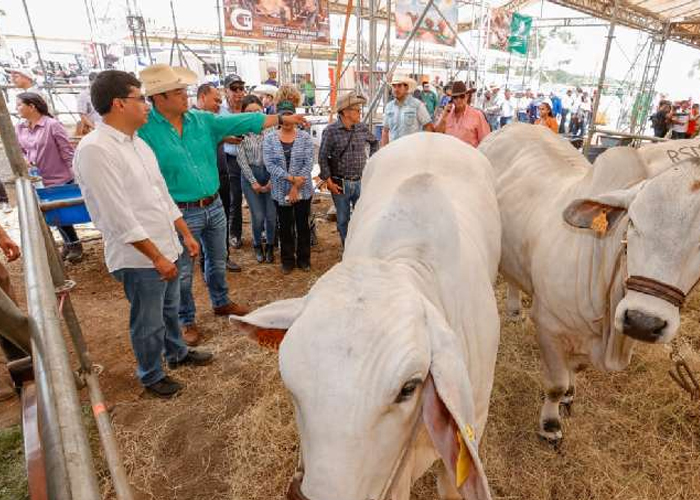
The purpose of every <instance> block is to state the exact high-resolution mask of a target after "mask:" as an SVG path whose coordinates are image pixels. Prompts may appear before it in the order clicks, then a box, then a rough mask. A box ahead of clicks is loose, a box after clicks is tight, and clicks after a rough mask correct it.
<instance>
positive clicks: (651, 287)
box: [626, 276, 686, 308]
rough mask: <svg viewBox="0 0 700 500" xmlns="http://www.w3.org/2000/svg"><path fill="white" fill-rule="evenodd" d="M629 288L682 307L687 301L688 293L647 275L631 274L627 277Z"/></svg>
mask: <svg viewBox="0 0 700 500" xmlns="http://www.w3.org/2000/svg"><path fill="white" fill-rule="evenodd" d="M626 284H627V288H628V289H629V290H634V291H635V292H639V293H644V294H646V295H651V296H653V297H658V298H660V299H662V300H665V301H666V302H669V303H670V304H672V305H674V306H676V307H678V308H681V307H683V303H684V302H685V297H686V294H685V293H683V291H682V290H679V289H678V288H676V287H675V286H671V285H667V284H666V283H662V282H661V281H656V280H655V279H652V278H647V277H645V276H630V277H629V278H627V283H626Z"/></svg>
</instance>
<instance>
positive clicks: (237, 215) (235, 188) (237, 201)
mask: <svg viewBox="0 0 700 500" xmlns="http://www.w3.org/2000/svg"><path fill="white" fill-rule="evenodd" d="M226 164H227V165H228V184H229V197H230V198H229V199H230V201H229V203H228V204H227V203H226V201H224V206H227V205H228V207H229V211H228V222H229V234H230V235H231V236H235V237H236V238H238V239H239V240H240V239H241V235H242V234H243V208H242V205H243V189H242V188H241V167H240V166H239V165H238V161H237V160H236V157H235V156H232V155H228V154H227V155H226Z"/></svg>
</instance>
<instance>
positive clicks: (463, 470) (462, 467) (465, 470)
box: [455, 426, 474, 488]
mask: <svg viewBox="0 0 700 500" xmlns="http://www.w3.org/2000/svg"><path fill="white" fill-rule="evenodd" d="M465 431H466V432H467V433H468V434H469V440H472V436H473V435H474V431H472V429H471V427H469V426H467V428H466V430H465ZM457 442H458V443H459V455H458V456H457V463H456V464H455V469H456V470H455V478H456V479H457V488H459V487H460V486H462V484H464V481H466V480H467V478H468V477H469V469H470V468H471V462H472V459H471V456H470V455H469V448H467V445H466V444H465V442H464V438H463V437H462V433H461V432H459V431H457Z"/></svg>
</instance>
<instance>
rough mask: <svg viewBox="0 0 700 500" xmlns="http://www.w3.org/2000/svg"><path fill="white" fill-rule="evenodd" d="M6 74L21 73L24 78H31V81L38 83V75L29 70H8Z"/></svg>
mask: <svg viewBox="0 0 700 500" xmlns="http://www.w3.org/2000/svg"><path fill="white" fill-rule="evenodd" d="M5 72H6V73H7V74H10V75H11V74H12V73H19V74H20V75H22V76H26V77H27V78H29V79H30V80H31V81H33V82H35V81H36V75H35V74H34V72H33V71H32V70H31V69H29V68H6V69H5Z"/></svg>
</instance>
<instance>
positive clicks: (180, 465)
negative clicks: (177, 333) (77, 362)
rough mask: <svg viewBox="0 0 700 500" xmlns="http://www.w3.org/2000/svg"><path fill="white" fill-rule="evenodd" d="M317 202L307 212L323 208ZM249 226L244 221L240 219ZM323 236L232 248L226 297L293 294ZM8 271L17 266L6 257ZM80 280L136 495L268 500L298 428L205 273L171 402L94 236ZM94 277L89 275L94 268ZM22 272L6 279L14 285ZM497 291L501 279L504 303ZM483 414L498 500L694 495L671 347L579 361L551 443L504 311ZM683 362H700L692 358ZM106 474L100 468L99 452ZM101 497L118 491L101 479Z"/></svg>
mask: <svg viewBox="0 0 700 500" xmlns="http://www.w3.org/2000/svg"><path fill="white" fill-rule="evenodd" d="M326 206H327V204H325V202H324V205H323V207H322V208H319V207H316V209H317V210H319V211H320V210H323V209H325V208H326ZM246 231H247V229H246ZM318 231H319V239H320V246H319V247H317V248H316V249H314V252H313V255H312V262H313V266H314V267H313V272H312V273H311V274H306V273H300V272H295V273H293V274H292V275H290V276H288V277H284V278H283V277H282V275H281V273H280V271H279V269H278V267H277V266H275V267H272V268H271V267H269V266H259V265H257V264H256V263H255V262H254V260H253V257H252V252H251V251H250V248H248V247H246V248H245V249H244V250H243V251H241V252H237V254H236V255H237V256H240V259H239V260H240V261H242V263H243V265H244V272H243V273H241V274H240V275H231V274H229V281H230V283H231V284H232V286H233V290H234V292H233V296H234V298H235V300H243V301H246V302H248V303H249V304H251V305H252V306H254V307H258V306H260V305H262V304H265V303H268V302H270V301H272V300H275V299H280V298H286V297H294V296H300V295H302V294H303V293H305V292H306V291H307V290H308V289H309V288H310V287H311V286H312V284H313V282H314V281H315V279H317V277H318V276H320V275H321V274H322V273H323V272H325V271H326V270H327V269H328V268H330V267H331V266H332V265H333V264H334V263H335V262H337V260H338V258H339V255H340V251H339V248H338V247H339V245H338V236H337V233H336V232H335V229H334V225H333V224H330V223H324V222H319V224H318ZM12 270H13V273H14V274H16V275H18V274H19V273H20V272H21V270H20V269H19V268H18V267H17V266H13V267H12ZM71 272H72V274H73V276H74V277H76V279H77V280H78V282H79V287H78V289H77V290H76V292H75V294H74V295H75V296H74V300H75V303H76V306H77V308H78V313H79V315H80V317H81V319H82V321H83V328H84V329H85V331H86V332H87V334H88V340H89V343H90V347H91V350H92V353H93V356H94V358H95V361H96V362H98V363H101V364H103V365H105V367H106V370H105V373H104V374H103V376H102V378H101V382H102V385H103V388H104V390H105V393H106V395H107V397H108V399H109V400H110V401H111V402H112V404H113V406H114V409H113V420H114V424H115V427H116V430H117V434H118V440H119V444H120V446H121V449H122V454H123V458H124V461H125V465H126V468H127V471H128V473H129V475H130V477H131V480H132V483H133V485H134V487H135V489H136V493H137V498H139V499H144V500H145V499H149V500H150V499H157V500H200V499H201V500H218V499H234V500H244V499H245V500H276V499H281V498H283V496H284V491H285V488H286V486H287V481H288V480H289V477H290V476H291V473H292V471H293V469H294V465H295V463H296V453H297V437H296V430H295V425H294V418H293V411H292V405H291V401H290V398H289V397H288V395H287V393H286V391H285V390H284V388H283V386H282V384H281V380H280V377H279V374H278V370H277V355H276V354H275V353H273V352H270V351H266V350H261V349H259V348H258V347H257V346H255V345H253V344H252V343H251V342H250V341H248V340H247V339H246V338H242V337H238V336H235V335H232V334H231V329H230V327H229V325H228V324H227V322H226V321H225V320H223V319H220V318H215V317H214V316H213V315H212V314H211V313H210V312H208V310H209V308H208V304H207V297H206V291H205V289H204V287H203V283H202V282H201V279H197V280H196V282H195V295H196V298H197V305H198V310H199V313H198V314H199V322H200V325H201V326H203V327H204V328H206V329H207V330H208V331H209V334H210V336H211V340H209V341H208V342H207V344H206V346H207V347H208V348H210V349H212V350H214V351H215V353H216V354H217V356H218V361H217V362H216V363H214V364H213V365H211V366H209V367H206V368H203V369H197V370H195V369H181V370H178V371H177V372H176V373H175V376H176V377H177V378H178V379H180V380H183V381H185V382H186V385H187V388H186V390H185V391H184V393H183V394H182V395H181V396H180V397H178V398H176V399H175V400H173V401H160V400H154V399H150V398H146V397H143V396H142V395H141V394H140V392H139V388H138V384H137V383H136V381H135V380H134V378H133V373H132V372H133V361H132V354H131V352H130V349H129V345H128V338H127V335H126V331H127V321H128V313H127V311H128V307H127V304H126V301H125V300H124V299H123V295H122V293H121V290H120V289H119V286H118V284H117V283H116V282H114V280H111V279H110V278H108V277H106V276H105V273H106V270H105V269H104V265H103V263H102V255H101V246H100V244H99V243H91V244H89V246H88V250H87V258H86V260H85V261H84V262H83V263H82V264H80V265H78V266H75V267H73V269H72V270H71ZM95 276H99V278H95ZM18 278H19V276H15V280H16V281H15V282H18V281H17V280H18ZM504 294H505V289H504V287H503V286H502V284H501V285H499V288H498V296H499V303H500V304H501V305H503V304H504V298H505V297H504ZM699 322H700V294H698V293H695V294H694V295H693V296H691V298H690V300H689V303H688V306H687V308H686V310H685V312H684V315H683V323H682V337H683V340H684V342H685V343H686V344H687V346H688V348H689V349H692V350H694V351H695V352H696V353H697V352H700V323H699ZM502 326H503V328H502V332H501V345H500V351H499V357H498V365H497V368H496V380H495V384H494V390H493V394H492V400H491V411H490V416H489V421H488V426H487V429H486V434H485V437H484V441H483V443H482V446H481V453H480V454H481V457H482V459H483V461H484V465H485V467H486V472H487V475H488V477H489V480H490V484H491V489H492V491H493V494H494V498H497V499H501V500H506V499H508V500H511V499H512V500H550V499H551V500H589V499H590V500H613V499H620V500H656V499H663V500H681V499H683V500H685V499H687V500H691V499H698V498H700V404H698V403H691V402H690V401H689V398H688V396H687V395H686V394H685V393H683V392H681V391H680V389H679V388H677V387H676V386H675V385H673V383H672V382H671V380H670V378H669V377H668V375H667V370H668V369H669V368H670V363H669V362H668V352H667V350H665V349H664V348H663V347H661V346H648V345H639V346H638V348H637V350H636V352H635V355H634V358H633V361H632V365H631V366H630V368H629V369H627V370H626V371H624V372H622V373H608V374H605V373H599V372H596V371H594V370H587V371H584V372H582V373H580V374H579V376H578V378H577V399H576V402H575V403H574V408H573V416H571V417H569V418H566V419H564V421H563V425H564V433H565V438H564V443H563V445H562V447H561V449H560V450H559V451H555V450H553V449H552V448H551V447H549V446H546V445H544V444H542V443H540V442H539V441H538V440H537V438H536V434H535V431H536V428H537V416H538V413H539V409H540V404H541V401H542V386H541V377H540V373H539V353H538V349H537V345H536V342H535V338H534V329H533V327H532V324H531V323H530V322H527V321H526V322H522V323H512V322H507V321H506V320H505V318H503V325H502ZM691 365H692V366H693V367H695V369H696V370H697V371H700V356H696V357H694V358H693V360H692V362H691ZM96 455H97V456H98V458H97V460H96V461H97V463H98V467H100V473H101V475H102V476H103V478H104V477H105V476H106V466H105V464H104V461H103V460H102V459H101V457H99V452H97V451H96ZM102 485H103V490H104V493H105V495H104V496H105V498H114V493H113V491H112V489H111V486H110V484H109V482H108V481H106V480H104V479H103V481H102ZM434 498H437V495H436V489H435V480H434V477H433V476H432V474H431V473H428V474H426V475H425V476H424V477H423V478H421V479H420V480H419V481H418V482H417V483H416V484H415V485H414V488H413V494H412V500H428V499H434Z"/></svg>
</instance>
